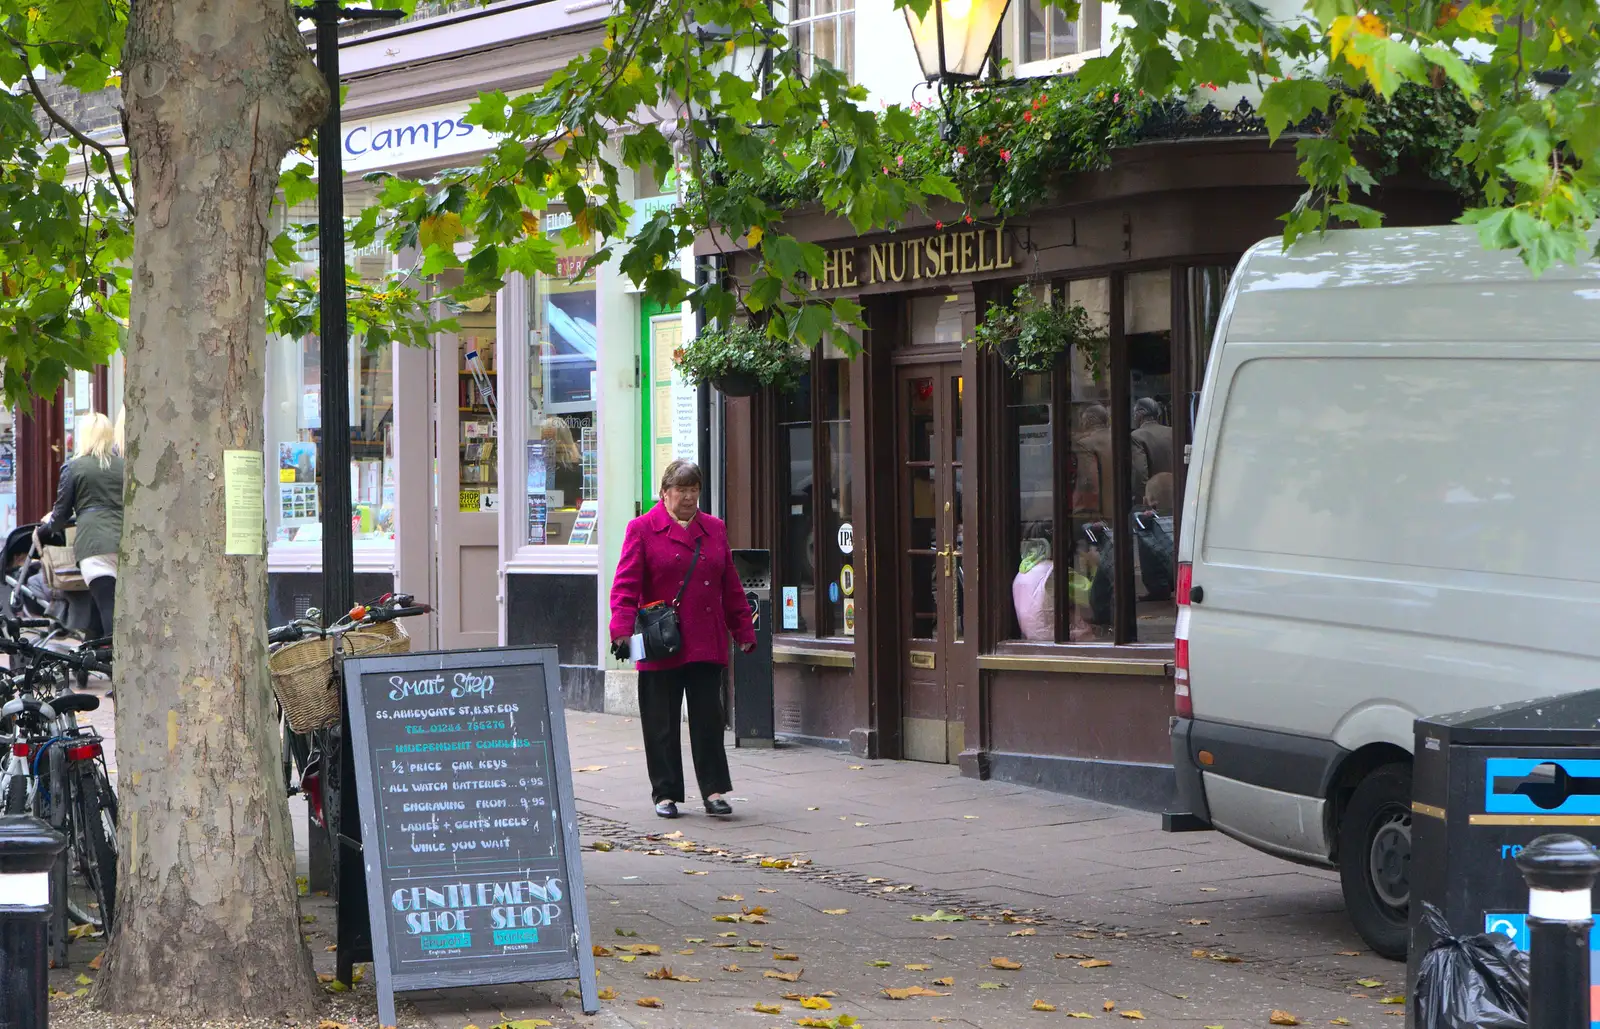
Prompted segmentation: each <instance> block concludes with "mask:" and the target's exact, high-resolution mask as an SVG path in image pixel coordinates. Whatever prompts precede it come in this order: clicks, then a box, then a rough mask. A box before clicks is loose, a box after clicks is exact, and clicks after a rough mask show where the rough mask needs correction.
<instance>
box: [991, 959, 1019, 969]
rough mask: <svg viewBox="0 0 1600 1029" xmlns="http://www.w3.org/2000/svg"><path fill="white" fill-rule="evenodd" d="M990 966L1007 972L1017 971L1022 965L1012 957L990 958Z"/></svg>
mask: <svg viewBox="0 0 1600 1029" xmlns="http://www.w3.org/2000/svg"><path fill="white" fill-rule="evenodd" d="M989 967H991V968H998V969H1000V970H1002V971H1005V972H1015V971H1016V970H1017V969H1019V968H1021V967H1022V966H1021V965H1019V964H1018V963H1017V962H1015V961H1012V960H1011V959H1010V958H990V959H989Z"/></svg>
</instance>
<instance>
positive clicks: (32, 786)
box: [0, 618, 117, 930]
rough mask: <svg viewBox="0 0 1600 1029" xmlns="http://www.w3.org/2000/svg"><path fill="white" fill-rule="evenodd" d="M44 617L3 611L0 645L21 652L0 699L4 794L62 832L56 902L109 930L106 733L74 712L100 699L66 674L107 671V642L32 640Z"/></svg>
mask: <svg viewBox="0 0 1600 1029" xmlns="http://www.w3.org/2000/svg"><path fill="white" fill-rule="evenodd" d="M52 624H53V623H51V622H49V621H47V620H43V619H18V618H0V653H5V654H7V655H9V656H11V657H14V658H15V657H21V658H24V659H25V663H24V665H23V666H22V667H21V668H20V669H11V670H9V671H7V672H6V673H5V676H4V684H5V686H6V687H7V689H8V691H9V693H10V697H9V699H8V700H6V702H5V704H4V705H3V706H0V727H6V728H9V730H10V731H9V733H7V734H0V740H3V741H4V742H5V744H6V749H7V759H6V762H5V767H4V769H3V770H0V797H3V798H4V804H5V811H6V813H7V814H25V813H32V814H33V815H35V816H36V817H38V818H40V819H42V820H44V821H45V822H47V823H49V824H50V825H51V826H52V827H54V828H55V829H57V830H58V831H60V832H61V833H62V834H63V835H65V836H66V837H67V841H68V851H67V853H68V855H69V865H68V882H67V889H66V891H64V893H63V895H62V897H61V898H60V902H61V903H62V904H63V906H64V907H65V911H66V914H67V915H68V916H70V917H71V918H72V919H73V920H74V921H76V922H78V923H79V924H84V925H90V926H92V927H94V928H96V929H101V930H109V929H110V927H111V926H112V924H113V922H114V919H115V913H116V912H115V904H116V892H117V888H116V883H117V799H116V792H115V791H114V790H113V789H112V787H111V779H110V774H109V771H108V769H107V767H106V760H105V748H104V740H103V739H102V737H101V736H100V735H99V734H98V733H96V732H95V731H94V730H93V728H91V727H87V726H80V725H79V724H78V720H77V716H78V715H79V714H80V713H87V712H90V711H94V710H96V709H97V708H99V706H100V698H99V697H97V696H94V695H93V694H90V693H76V692H73V691H72V688H71V684H70V681H69V674H71V673H74V672H75V673H76V674H77V675H79V676H87V675H88V674H89V673H91V672H99V673H103V674H107V675H109V674H110V672H111V666H110V658H111V655H110V651H109V648H99V647H96V648H80V649H78V650H74V651H60V650H56V649H52V648H50V647H48V646H44V645H40V644H38V643H35V642H32V641H30V640H28V639H27V638H26V637H25V636H24V632H23V631H24V630H26V629H49V628H50V627H51V626H52Z"/></svg>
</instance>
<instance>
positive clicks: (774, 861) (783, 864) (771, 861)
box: [761, 858, 794, 872]
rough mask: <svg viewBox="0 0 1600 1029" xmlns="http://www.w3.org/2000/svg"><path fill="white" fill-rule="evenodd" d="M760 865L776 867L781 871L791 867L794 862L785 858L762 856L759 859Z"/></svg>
mask: <svg viewBox="0 0 1600 1029" xmlns="http://www.w3.org/2000/svg"><path fill="white" fill-rule="evenodd" d="M761 867H762V868H776V869H777V870H778V871H780V872H781V871H783V870H784V869H785V868H793V867H794V862H793V861H790V860H788V859H786V858H762V859H761Z"/></svg>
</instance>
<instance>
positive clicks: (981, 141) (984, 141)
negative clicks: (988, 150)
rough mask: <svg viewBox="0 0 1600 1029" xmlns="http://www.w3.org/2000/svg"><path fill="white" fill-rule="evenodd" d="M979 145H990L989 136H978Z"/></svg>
mask: <svg viewBox="0 0 1600 1029" xmlns="http://www.w3.org/2000/svg"><path fill="white" fill-rule="evenodd" d="M978 145H979V146H988V145H989V137H988V136H979V137H978Z"/></svg>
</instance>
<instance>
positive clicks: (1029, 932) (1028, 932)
mask: <svg viewBox="0 0 1600 1029" xmlns="http://www.w3.org/2000/svg"><path fill="white" fill-rule="evenodd" d="M1038 934H1039V930H1037V929H1015V930H1012V931H1011V932H1009V933H1007V934H1006V935H1007V936H1037V935H1038Z"/></svg>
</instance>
